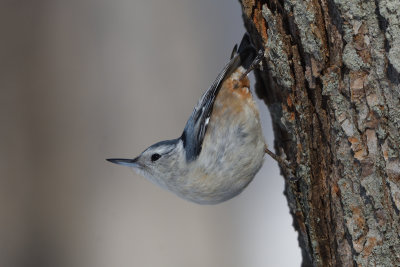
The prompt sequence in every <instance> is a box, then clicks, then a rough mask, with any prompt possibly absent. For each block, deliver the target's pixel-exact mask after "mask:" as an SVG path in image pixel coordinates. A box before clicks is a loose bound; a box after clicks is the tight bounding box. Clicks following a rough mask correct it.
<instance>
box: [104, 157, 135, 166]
mask: <svg viewBox="0 0 400 267" xmlns="http://www.w3.org/2000/svg"><path fill="white" fill-rule="evenodd" d="M107 160H108V161H109V162H112V163H115V164H119V165H124V166H128V167H138V158H134V159H107Z"/></svg>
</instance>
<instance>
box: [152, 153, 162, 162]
mask: <svg viewBox="0 0 400 267" xmlns="http://www.w3.org/2000/svg"><path fill="white" fill-rule="evenodd" d="M159 158H161V155H160V154H157V153H155V154H153V155H151V161H153V162H154V161H156V160H158V159H159Z"/></svg>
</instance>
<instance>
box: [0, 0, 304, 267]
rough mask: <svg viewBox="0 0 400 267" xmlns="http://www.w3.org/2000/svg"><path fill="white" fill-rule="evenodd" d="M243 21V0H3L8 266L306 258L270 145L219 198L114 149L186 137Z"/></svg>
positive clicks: (2, 160)
mask: <svg viewBox="0 0 400 267" xmlns="http://www.w3.org/2000/svg"><path fill="white" fill-rule="evenodd" d="M243 33H244V27H243V23H242V19H241V8H240V5H239V3H238V2H237V1H228V0H223V1H212V0H203V1H196V0H187V1H184V0H170V1H155V0H143V1H138V0H115V1H105V0H99V1H95V0H79V1H78V0H74V1H60V0H55V1H19V0H13V1H11V0H10V1H7V0H1V2H0V36H1V40H2V41H1V43H0V86H1V87H0V88H1V91H0V122H1V124H0V125H1V129H0V130H1V131H0V148H1V152H0V166H1V168H0V266H4V267H20V266H23V267H25V266H43V267H64V266H65V267H92V266H93V267H103V266H104V267H110V266H113V267H125V266H162V267H181V266H182V267H183V266H193V267H196V266H208V267H221V266H232V267H243V266H246V267H261V266H299V265H300V261H301V259H300V250H299V248H298V245H297V234H296V233H295V232H294V230H293V228H292V226H291V223H292V218H291V217H290V215H289V211H288V207H287V203H286V199H285V198H284V196H283V194H282V191H283V178H282V177H281V176H280V175H279V170H278V167H277V164H276V163H275V162H274V161H273V160H272V159H271V158H269V157H266V160H265V164H264V167H263V168H262V170H261V171H260V172H259V173H258V175H257V176H256V178H255V180H254V181H253V182H252V183H251V184H250V186H249V187H248V188H247V189H246V190H245V191H244V192H243V193H242V194H241V195H239V196H238V197H236V198H234V199H232V200H230V201H228V202H225V203H223V204H220V205H217V206H200V205H196V204H192V203H189V202H186V201H184V200H181V199H179V198H177V197H176V196H175V195H173V194H171V193H169V192H166V191H163V190H162V189H160V188H158V187H156V186H155V185H153V184H151V183H150V182H148V181H147V180H145V179H144V178H143V177H141V176H138V175H136V174H135V173H133V172H132V171H131V170H129V169H128V168H126V167H122V166H117V165H113V164H111V163H109V162H106V161H105V158H108V157H116V156H118V157H133V156H136V155H137V154H138V153H140V152H141V151H142V150H143V149H145V148H146V147H147V146H148V145H150V144H153V143H155V142H157V141H160V140H163V139H170V138H175V137H177V136H179V135H180V134H181V132H182V130H183V127H184V125H185V123H186V120H187V118H188V117H189V115H190V114H191V112H192V109H193V107H194V105H195V104H196V102H197V100H198V98H199V97H200V95H201V94H202V93H203V92H204V90H205V89H206V88H207V87H208V86H209V85H210V84H211V82H212V81H213V80H214V78H215V77H216V75H217V74H218V72H219V71H220V70H221V68H222V67H223V66H224V64H225V63H226V62H227V60H228V58H229V55H230V52H231V49H232V47H233V45H234V44H235V43H237V42H239V41H240V39H241V37H242V35H243ZM259 104H260V105H259V106H260V109H261V114H262V117H263V118H262V120H263V122H267V123H266V124H265V125H263V126H264V133H265V135H266V138H267V140H268V143H269V145H270V147H271V146H272V142H273V136H272V131H271V129H270V121H269V114H268V111H267V109H266V107H265V106H264V105H263V104H262V103H260V102H259Z"/></svg>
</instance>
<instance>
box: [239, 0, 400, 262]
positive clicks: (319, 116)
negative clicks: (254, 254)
mask: <svg viewBox="0 0 400 267" xmlns="http://www.w3.org/2000/svg"><path fill="white" fill-rule="evenodd" d="M241 4H242V8H243V17H244V21H245V26H246V28H247V30H248V32H249V33H250V35H251V36H252V39H253V41H254V42H255V43H256V45H257V46H258V47H259V48H260V47H264V48H265V60H264V62H263V66H264V67H263V69H262V70H258V71H256V80H257V84H256V91H257V94H258V96H259V97H261V98H263V99H264V101H265V103H266V104H267V105H268V107H269V110H270V111H271V114H272V119H273V127H274V133H275V149H276V151H277V154H278V155H279V156H286V158H287V160H288V161H289V163H290V164H291V167H292V168H293V175H294V177H295V178H296V179H292V180H290V179H289V178H290V177H289V176H290V174H289V173H290V172H288V171H287V170H285V168H282V173H283V174H284V176H285V178H287V179H286V181H287V183H286V188H285V194H286V197H287V200H288V203H289V207H290V211H291V213H292V215H293V219H294V227H295V228H296V230H297V231H298V232H299V242H300V246H301V248H302V252H303V266H310V265H311V266H312V265H313V266H400V235H399V234H400V214H399V210H400V160H399V152H400V151H399V147H400V131H399V129H400V105H399V101H400V75H399V72H400V1H399V0H387V1H386V0H381V1H380V0H375V1H374V0H362V1H361V0H354V1H351V0H350V1H349V0H305V1H303V0H267V1H265V0H264V1H262V0H242V1H241ZM281 167H283V166H281Z"/></svg>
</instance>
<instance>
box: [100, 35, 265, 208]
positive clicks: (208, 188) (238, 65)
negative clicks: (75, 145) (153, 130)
mask: <svg viewBox="0 0 400 267" xmlns="http://www.w3.org/2000/svg"><path fill="white" fill-rule="evenodd" d="M236 48H237V46H235V48H234V50H233V52H232V56H231V59H230V61H229V63H228V64H227V65H226V66H225V67H224V69H223V70H222V72H221V73H220V74H219V75H218V77H217V79H216V80H215V81H214V83H213V84H212V85H211V87H210V88H209V89H208V90H207V91H206V92H205V93H204V94H203V96H202V97H201V98H200V100H199V102H198V103H197V105H196V107H195V108H194V110H193V113H192V115H191V116H190V118H189V120H188V121H187V123H186V126H185V129H184V131H183V133H182V135H181V136H180V137H179V138H177V139H174V140H167V141H162V142H159V143H156V144H154V145H152V146H150V147H149V148H147V149H146V150H145V151H144V152H142V153H141V154H140V155H139V156H138V157H136V158H134V159H120V158H114V159H107V160H108V161H110V162H113V163H116V164H120V165H125V166H129V167H132V168H133V169H135V170H136V171H138V172H139V173H141V174H143V175H144V176H145V177H147V178H148V179H149V180H151V181H152V182H154V183H156V184H158V185H160V186H161V187H163V188H165V189H168V190H170V191H172V192H173V193H175V194H176V195H178V196H180V197H182V198H184V199H186V200H189V201H193V202H196V203H199V204H217V203H220V202H222V201H225V200H228V199H230V198H232V197H234V196H236V195H238V194H239V193H240V192H242V190H243V189H244V188H245V187H246V186H247V185H248V184H249V183H250V182H251V181H252V180H253V178H254V176H255V175H256V173H257V172H258V170H259V169H260V168H261V166H262V164H263V161H264V155H265V152H266V147H265V142H264V137H263V134H262V131H261V124H260V117H259V112H258V109H257V106H256V103H255V102H254V100H253V97H252V94H251V92H250V89H249V86H250V82H249V79H248V78H247V74H248V72H249V71H250V69H251V68H253V67H254V65H255V64H256V63H257V64H258V63H259V62H260V60H261V57H262V56H263V53H262V51H261V53H258V55H257V51H256V50H255V48H254V46H253V45H252V43H251V41H250V37H249V35H248V34H245V35H244V36H243V39H242V41H241V43H240V45H239V48H238V49H236Z"/></svg>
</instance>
